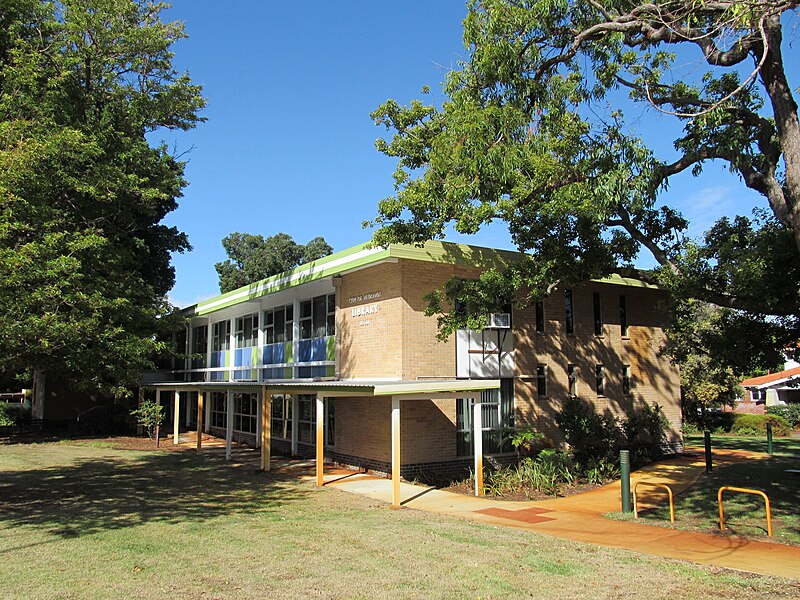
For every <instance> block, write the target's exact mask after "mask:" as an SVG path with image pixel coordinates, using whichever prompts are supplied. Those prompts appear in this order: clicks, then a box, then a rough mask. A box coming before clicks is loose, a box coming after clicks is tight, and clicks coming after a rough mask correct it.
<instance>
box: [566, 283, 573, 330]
mask: <svg viewBox="0 0 800 600" xmlns="http://www.w3.org/2000/svg"><path fill="white" fill-rule="evenodd" d="M564 315H565V317H566V328H567V333H575V319H574V313H573V310H572V290H565V291H564Z"/></svg>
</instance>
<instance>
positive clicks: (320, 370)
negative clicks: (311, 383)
mask: <svg viewBox="0 0 800 600" xmlns="http://www.w3.org/2000/svg"><path fill="white" fill-rule="evenodd" d="M297 376H298V377H299V378H301V379H309V378H311V377H327V376H328V367H326V366H322V367H300V368H299V369H297Z"/></svg>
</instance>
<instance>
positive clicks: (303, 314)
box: [300, 294, 336, 340]
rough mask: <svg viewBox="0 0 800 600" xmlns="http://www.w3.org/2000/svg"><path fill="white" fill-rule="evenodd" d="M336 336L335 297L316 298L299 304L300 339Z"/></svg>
mask: <svg viewBox="0 0 800 600" xmlns="http://www.w3.org/2000/svg"><path fill="white" fill-rule="evenodd" d="M335 334H336V296H335V295H334V294H328V295H325V296H316V297H315V298H312V299H311V300H304V301H303V302H301V303H300V339H303V340H308V339H311V338H322V337H325V336H328V335H335Z"/></svg>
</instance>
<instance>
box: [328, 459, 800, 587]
mask: <svg viewBox="0 0 800 600" xmlns="http://www.w3.org/2000/svg"><path fill="white" fill-rule="evenodd" d="M765 456H766V455H764V454H758V453H750V452H744V451H726V450H715V451H714V465H715V467H718V466H723V465H725V464H732V463H734V462H738V461H741V460H758V459H761V458H763V457H765ZM704 469H705V463H704V462H703V457H702V455H700V454H696V455H694V456H686V457H683V458H679V459H673V460H668V461H663V462H660V463H658V464H656V465H652V466H650V467H648V468H645V469H640V470H638V471H636V472H634V473H633V474H632V477H631V480H632V481H631V488H633V485H634V484H635V483H636V482H637V481H642V480H647V481H652V482H659V483H668V484H669V485H670V486H671V487H672V489H673V491H674V492H675V493H676V494H677V493H680V492H681V491H683V490H685V489H686V488H688V487H689V486H691V485H692V484H693V483H694V482H695V481H696V480H697V479H698V478H699V477H700V475H701V474H702V473H703V471H704ZM326 485H330V486H332V487H336V488H338V489H341V490H344V491H348V492H353V493H357V494H363V495H366V496H369V497H371V498H375V499H378V500H383V501H385V502H391V497H392V486H391V480H389V479H384V478H378V477H374V476H370V475H362V474H343V473H342V472H341V471H337V472H333V473H331V474H328V475H326ZM401 496H402V497H403V498H404V500H403V502H402V504H403V506H405V507H408V508H414V509H417V510H422V511H428V512H433V513H440V514H447V515H452V516H455V517H459V518H463V519H469V520H472V521H478V522H481V523H490V524H493V525H502V526H506V527H515V528H518V529H524V530H528V531H535V532H537V533H543V534H547V535H552V536H555V537H559V538H566V539H570V540H574V541H579V542H589V543H592V544H598V545H602V546H610V547H614V548H624V549H627V550H633V551H636V552H643V553H646V554H653V555H656V556H664V557H668V558H676V559H679V560H686V561H691V562H696V563H702V564H707V565H714V566H718V567H725V568H728V569H738V570H741V571H749V572H753V573H762V574H765V575H776V576H779V577H789V578H793V579H800V548H798V547H795V546H787V545H784V544H775V543H771V542H765V541H752V540H746V539H742V538H738V537H735V536H728V535H714V534H709V533H694V532H689V531H681V530H677V529H671V528H667V527H657V526H653V525H645V524H642V523H636V522H626V521H615V520H612V519H608V518H606V517H603V516H602V515H603V513H608V512H618V511H619V510H620V484H619V482H616V483H613V484H610V485H607V486H604V487H602V488H598V489H597V490H593V491H591V492H587V493H585V494H578V495H575V496H570V497H567V498H555V499H553V500H545V501H529V502H508V501H499V500H492V499H489V498H476V497H473V496H465V495H461V494H454V493H451V492H445V491H442V490H437V489H435V488H428V487H421V486H417V485H412V484H409V483H402V484H401ZM678 518H680V515H678Z"/></svg>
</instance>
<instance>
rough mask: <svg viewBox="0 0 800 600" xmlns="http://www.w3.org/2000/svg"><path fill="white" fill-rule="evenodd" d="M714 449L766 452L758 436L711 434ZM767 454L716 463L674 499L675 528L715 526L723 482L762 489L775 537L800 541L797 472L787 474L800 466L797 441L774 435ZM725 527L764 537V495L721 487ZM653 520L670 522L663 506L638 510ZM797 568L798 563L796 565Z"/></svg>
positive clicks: (711, 529)
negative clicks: (733, 462)
mask: <svg viewBox="0 0 800 600" xmlns="http://www.w3.org/2000/svg"><path fill="white" fill-rule="evenodd" d="M686 443H687V445H688V444H693V445H700V446H702V444H703V438H702V436H699V437H687V439H686ZM711 447H712V451H713V449H714V448H729V449H742V450H752V451H765V450H766V441H764V440H761V439H756V438H746V437H731V436H721V435H713V436H712V437H711ZM774 450H775V454H774V455H773V456H771V457H768V458H764V459H760V460H753V461H751V462H744V463H739V464H736V465H731V466H728V467H720V468H714V470H713V471H712V472H711V473H704V474H703V476H702V477H701V478H700V479H699V481H698V482H697V483H696V484H695V485H694V486H693V487H692V488H691V489H689V490H687V491H686V492H684V493H683V494H681V495H680V496H679V497H678V498H676V500H675V527H677V528H679V529H689V530H693V531H705V532H716V531H719V505H718V503H717V492H718V490H719V488H720V487H721V486H724V485H727V486H735V487H741V488H749V489H756V490H761V491H762V492H764V493H766V494H767V496H768V497H769V500H770V504H771V506H772V528H773V538H772V539H773V541H776V542H781V543H785V544H794V545H800V475H798V474H792V473H786V470H787V469H800V440H798V439H792V438H775V440H774ZM723 500H724V507H725V527H726V530H727V531H728V532H729V533H731V534H736V535H739V536H745V537H752V538H757V539H764V540H767V539H769V538H768V537H767V522H766V512H765V508H764V499H763V498H761V497H759V496H755V495H752V494H742V493H738V492H724V496H723ZM640 518H644V519H645V520H647V521H648V522H650V523H652V524H661V525H665V526H668V525H669V510H668V508H667V506H666V505H664V506H662V507H660V508H658V509H656V510H653V511H646V512H644V513H643V514H640ZM798 572H799V573H800V567H798Z"/></svg>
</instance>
